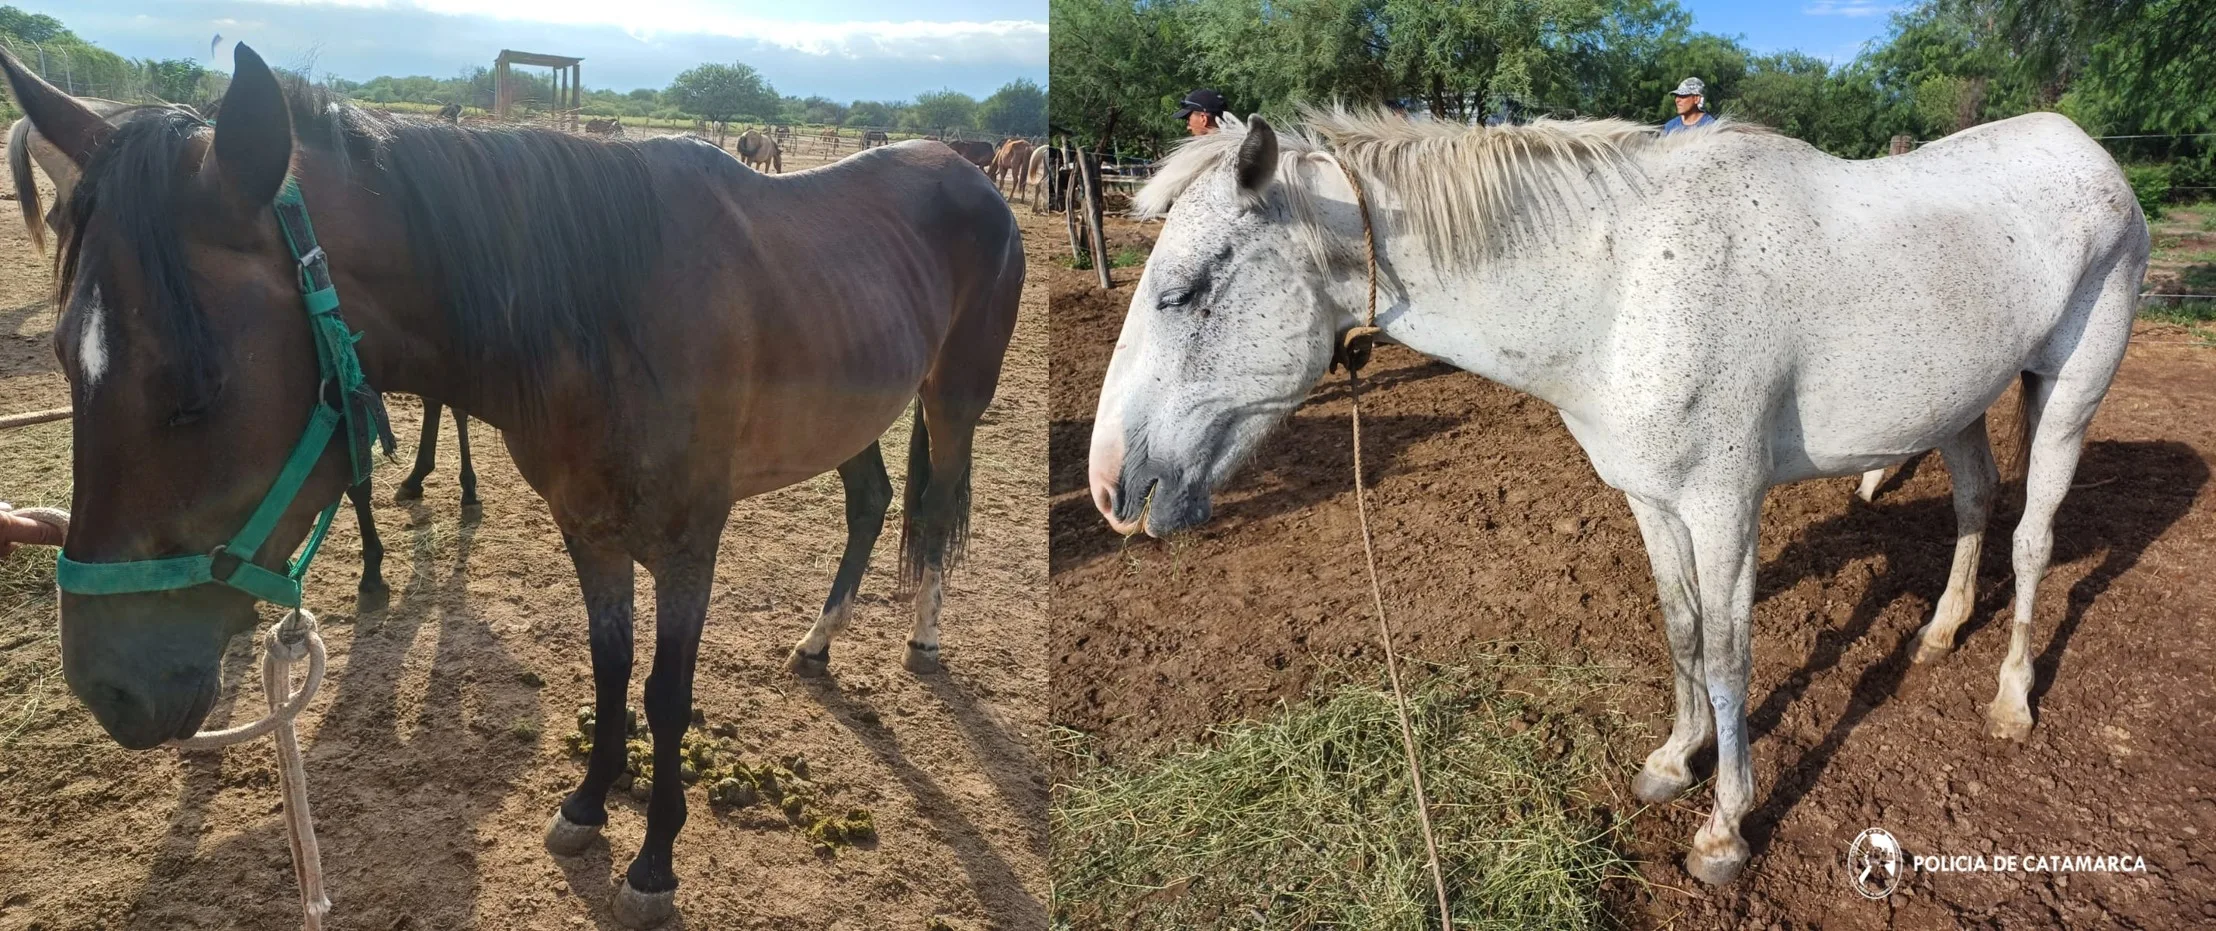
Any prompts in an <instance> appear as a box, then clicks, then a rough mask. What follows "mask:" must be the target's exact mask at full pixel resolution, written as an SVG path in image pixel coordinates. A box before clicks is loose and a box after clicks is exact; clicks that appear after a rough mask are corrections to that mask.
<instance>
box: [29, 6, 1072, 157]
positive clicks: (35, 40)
mask: <svg viewBox="0 0 2216 931" xmlns="http://www.w3.org/2000/svg"><path fill="white" fill-rule="evenodd" d="M0 42H4V43H5V44H6V45H7V46H8V47H9V49H10V50H11V51H13V52H14V53H15V55H16V57H17V58H19V59H21V60H23V61H24V62H25V63H26V64H28V65H30V66H31V67H32V68H33V69H34V70H36V71H38V72H39V74H40V75H41V76H43V77H45V78H46V79H47V80H48V81H50V82H53V83H54V84H55V85H56V86H59V87H62V89H63V90H65V91H67V92H69V93H72V94H76V95H78V96H81V97H107V98H111V99H116V100H163V101H169V102H172V103H185V104H193V105H196V106H197V105H204V104H207V103H210V102H212V101H214V100H217V99H219V98H220V97H222V94H223V89H224V87H225V86H226V84H227V79H226V78H225V77H224V76H223V75H222V74H220V73H217V72H212V71H209V70H208V69H207V68H206V67H204V66H202V65H201V64H200V63H199V62H197V61H193V60H191V59H160V60H157V59H128V58H124V57H123V56H120V55H117V54H115V53H113V52H110V51H107V50H106V49H102V48H100V47H98V46H96V45H94V44H92V43H90V42H87V41H85V40H84V39H82V38H80V37H78V36H77V35H76V34H75V33H72V32H70V31H69V29H68V28H66V27H65V26H63V25H62V23H61V22H60V21H59V20H56V19H55V18H53V17H51V16H46V15H43V14H37V13H27V12H24V11H23V10H20V9H17V8H15V7H12V6H0ZM319 80H320V82H321V83H323V84H324V85H326V86H328V87H329V88H331V89H332V90H333V91H335V92H338V93H340V94H342V95H345V96H346V97H348V98H351V99H353V100H356V101H360V102H363V103H368V104H394V103H406V104H428V105H432V106H444V105H446V104H460V105H462V106H464V107H474V108H477V109H482V110H490V109H491V108H492V106H493V73H492V69H490V68H487V67H482V66H479V67H474V68H469V69H466V70H464V71H462V72H461V73H459V74H457V75H455V76H454V77H449V78H435V77H429V76H424V75H414V76H406V77H396V76H391V75H381V76H378V77H375V78H371V79H369V80H366V81H356V80H351V79H348V78H345V77H341V76H338V75H324V76H322V77H321V78H320V79H319ZM509 80H510V81H511V82H513V83H514V85H515V86H516V94H517V100H518V101H519V102H520V103H521V104H522V106H523V108H524V110H525V112H527V113H528V112H532V111H539V110H544V109H545V108H546V107H547V106H549V105H550V104H551V102H552V101H553V100H554V84H553V80H552V77H551V75H550V74H549V73H545V72H539V71H536V70H534V69H530V68H514V69H511V70H510V72H509ZM581 97H582V98H583V99H582V103H581V109H582V110H583V112H584V114H585V115H586V116H603V117H607V116H630V117H654V118H658V119H670V120H689V119H703V120H727V121H728V120H744V121H751V122H763V123H768V122H784V123H810V124H825V125H834V126H856V127H860V126H869V127H877V128H884V129H891V130H896V131H904V132H912V133H918V134H927V133H941V132H949V131H953V132H975V133H989V134H995V135H1008V136H1040V135H1044V134H1045V133H1046V122H1047V121H1046V103H1047V101H1046V91H1045V90H1044V89H1042V88H1041V87H1039V85H1038V83H1037V82H1034V81H1031V80H1028V79H1025V78H1017V79H1015V80H1013V81H1010V82H1008V83H1007V84H1004V85H1002V86H1001V88H1000V89H999V90H997V91H995V92H993V94H992V95H991V96H988V97H986V98H985V99H983V100H978V99H976V98H974V97H971V96H970V95H968V94H964V93H962V92H960V91H955V90H938V91H926V92H924V93H920V94H917V95H916V96H915V97H914V98H913V99H910V100H855V101H851V102H848V103H840V102H838V101H835V100H832V99H830V98H828V97H823V96H820V95H819V96H806V97H799V96H791V95H786V94H780V93H778V92H777V89H776V88H775V87H774V86H772V85H771V84H770V83H769V80H768V79H767V78H765V77H764V76H763V75H762V74H761V73H760V72H759V71H756V70H755V69H754V68H753V67H751V66H749V65H747V64H745V63H743V62H733V63H730V64H720V63H713V64H704V65H700V66H698V67H695V68H692V69H690V70H687V71H685V72H684V73H683V74H680V75H678V76H677V78H676V79H675V80H674V81H671V82H670V85H669V86H668V87H666V88H659V89H657V88H651V87H642V88H637V89H634V90H631V91H616V90H610V89H606V88H603V89H598V90H593V89H586V90H585V91H583V93H582V94H581ZM0 108H7V114H6V115H7V116H8V117H9V118H10V119H13V118H14V117H15V116H17V115H18V114H16V113H14V112H13V110H12V107H8V102H7V101H4V100H0Z"/></svg>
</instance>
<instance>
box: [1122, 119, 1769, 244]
mask: <svg viewBox="0 0 2216 931" xmlns="http://www.w3.org/2000/svg"><path fill="white" fill-rule="evenodd" d="M1301 117H1302V122H1303V124H1304V125H1301V126H1294V127H1288V128H1284V129H1279V130H1278V132H1277V142H1278V153H1279V154H1278V166H1277V182H1278V184H1277V187H1278V189H1279V190H1281V191H1282V192H1283V194H1284V197H1285V205H1286V209H1287V210H1288V211H1289V213H1290V214H1291V215H1292V218H1293V219H1295V220H1296V221H1298V222H1299V225H1300V226H1301V227H1303V228H1311V227H1313V226H1314V223H1313V220H1314V218H1315V214H1314V201H1313V197H1312V196H1311V188H1312V186H1313V178H1314V177H1315V176H1314V174H1313V172H1315V171H1318V170H1321V171H1328V172H1331V173H1333V174H1337V173H1338V172H1339V171H1340V169H1339V167H1338V166H1339V165H1341V164H1343V165H1346V166H1347V167H1351V168H1353V169H1354V171H1355V173H1356V174H1357V175H1359V176H1360V177H1361V178H1362V179H1363V184H1364V186H1365V188H1367V189H1369V191H1368V193H1369V196H1370V197H1371V198H1372V201H1373V208H1372V213H1373V215H1376V217H1375V218H1376V222H1378V223H1379V224H1380V225H1382V224H1384V223H1387V222H1398V223H1400V224H1403V225H1406V226H1409V227H1412V228H1414V229H1415V230H1416V231H1417V232H1418V233H1419V235H1420V236H1421V237H1422V239H1423V241H1424V243H1425V245H1426V246H1427V247H1428V248H1429V249H1430V250H1431V251H1432V253H1433V254H1434V255H1435V256H1437V257H1440V258H1442V259H1446V260H1468V259H1474V258H1476V257H1479V256H1482V255H1485V254H1488V253H1490V252H1491V251H1492V250H1495V249H1498V248H1500V247H1503V246H1505V245H1507V244H1508V243H1509V242H1511V241H1513V239H1514V237H1515V236H1516V234H1517V233H1518V232H1519V231H1521V230H1523V229H1525V228H1528V226H1529V225H1531V224H1532V222H1533V221H1534V220H1536V219H1538V218H1539V217H1540V216H1542V215H1543V213H1544V211H1545V210H1547V209H1550V208H1552V207H1554V206H1557V205H1558V204H1559V202H1560V199H1561V198H1562V197H1563V196H1564V195H1565V192H1566V191H1568V190H1569V188H1570V185H1569V184H1568V182H1571V181H1575V180H1579V179H1586V178H1592V177H1595V176H1599V175H1603V174H1614V175H1617V176H1619V177H1622V178H1625V179H1627V180H1629V181H1630V182H1631V183H1633V184H1636V183H1637V182H1638V180H1639V175H1638V171H1637V167H1636V165H1635V164H1634V159H1635V158H1636V156H1638V155H1640V154H1641V153H1644V152H1647V151H1653V150H1668V149H1675V148H1678V147H1681V146H1687V145H1700V144H1703V143H1704V142H1705V141H1707V140H1711V139H1714V138H1716V136H1717V135H1718V134H1722V133H1749V132H1766V130H1764V129H1762V128H1761V127H1759V126H1755V125H1753V124H1748V123H1738V122H1734V121H1732V120H1729V119H1718V120H1716V121H1715V125H1714V127H1713V128H1707V127H1697V128H1694V129H1691V130H1687V131H1684V132H1680V133H1676V134H1673V135H1670V136H1661V135H1658V134H1657V133H1656V132H1655V130H1654V128H1653V127H1650V126H1644V125H1641V124H1638V123H1632V122H1629V121H1626V120H1619V119H1594V120H1546V119H1542V120H1537V121H1534V122H1532V123H1528V124H1524V125H1511V126H1463V125H1460V124H1457V123H1448V122H1440V121H1434V120H1410V119H1408V118H1406V117H1403V116H1400V115H1398V114H1394V113H1390V112H1387V111H1385V110H1383V109H1379V110H1375V111H1368V112H1359V113H1357V112H1352V111H1348V110H1346V109H1345V108H1343V107H1338V106H1334V107H1331V108H1328V109H1320V108H1318V109H1307V110H1303V111H1302V113H1301ZM1246 135H1247V126H1246V124H1245V123H1244V122H1241V121H1239V120H1236V119H1225V120H1224V121H1223V122H1222V126H1221V128H1220V129H1218V130H1217V131H1216V132H1213V133H1210V134H1208V135H1206V136H1198V137H1195V138H1192V139H1188V140H1186V141H1184V142H1182V143H1180V144H1179V145H1178V147H1177V148H1176V149H1175V150H1173V151H1172V152H1171V153H1170V154H1169V155H1168V156H1167V157H1165V158H1164V159H1162V160H1161V161H1160V162H1158V163H1157V164H1156V165H1155V174H1154V177H1153V179H1152V180H1150V181H1148V182H1147V183H1146V185H1145V186H1144V187H1142V188H1140V189H1139V193H1138V196H1137V197H1135V198H1134V199H1133V201H1132V215H1133V216H1134V217H1137V218H1139V219H1154V218H1159V217H1163V216H1167V215H1168V214H1169V211H1170V207H1171V206H1172V205H1173V204H1175V203H1176V201H1177V198H1178V197H1179V196H1181V195H1183V194H1184V193H1185V190H1186V189H1187V188H1189V187H1191V186H1192V185H1193V184H1194V183H1195V182H1197V181H1199V180H1200V179H1201V178H1202V177H1204V176H1206V175H1207V174H1208V173H1209V172H1210V171H1213V170H1215V169H1216V168H1218V167H1220V166H1222V165H1224V164H1226V163H1229V162H1231V161H1233V160H1235V159H1236V158H1237V157H1238V152H1239V146H1240V145H1241V144H1242V143H1244V142H1245V141H1246ZM1379 188H1382V189H1384V190H1387V191H1390V192H1393V194H1394V196H1395V200H1396V202H1397V205H1398V210H1397V211H1396V212H1395V217H1396V219H1394V220H1388V218H1387V217H1385V216H1384V215H1383V212H1382V211H1379V210H1377V209H1376V208H1375V206H1374V201H1375V199H1376V198H1377V194H1376V190H1377V189H1379ZM1311 235H1313V234H1311ZM1310 245H1311V248H1312V249H1313V250H1314V251H1317V252H1318V254H1319V256H1323V257H1330V256H1341V255H1344V254H1345V252H1346V247H1345V246H1343V245H1331V244H1328V243H1322V242H1320V241H1319V242H1312V243H1311V244H1310Z"/></svg>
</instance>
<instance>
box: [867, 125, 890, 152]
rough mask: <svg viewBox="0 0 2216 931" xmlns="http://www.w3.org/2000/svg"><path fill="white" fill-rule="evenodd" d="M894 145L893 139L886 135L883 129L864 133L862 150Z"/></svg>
mask: <svg viewBox="0 0 2216 931" xmlns="http://www.w3.org/2000/svg"><path fill="white" fill-rule="evenodd" d="M892 144H893V137H891V136H888V135H885V131H884V130H882V129H872V130H867V131H865V132H863V133H862V148H865V149H867V148H873V147H875V146H881V145H892Z"/></svg>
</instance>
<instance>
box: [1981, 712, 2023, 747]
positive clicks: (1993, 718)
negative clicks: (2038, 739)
mask: <svg viewBox="0 0 2216 931" xmlns="http://www.w3.org/2000/svg"><path fill="white" fill-rule="evenodd" d="M1985 732H1986V733H1988V734H1991V735H1993V736H1994V737H1996V738H1998V739H2001V740H2023V739H2024V738H2026V737H2030V736H2031V712H2028V711H2025V710H2023V709H2021V708H2003V707H2001V706H2000V705H1998V704H1994V705H1989V706H1987V707H1986V709H1985Z"/></svg>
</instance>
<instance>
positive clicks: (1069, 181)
mask: <svg viewBox="0 0 2216 931" xmlns="http://www.w3.org/2000/svg"><path fill="white" fill-rule="evenodd" d="M1075 151H1077V150H1076V148H1074V147H1072V146H1071V145H1070V141H1069V137H1067V136H1064V137H1063V138H1062V153H1063V154H1064V156H1065V158H1064V159H1063V165H1062V172H1063V174H1062V176H1061V177H1060V178H1059V179H1058V180H1060V181H1061V183H1060V184H1059V185H1056V186H1057V187H1059V188H1061V190H1062V220H1063V225H1065V226H1067V227H1069V232H1070V258H1071V259H1072V260H1075V259H1081V258H1084V257H1085V244H1084V243H1083V242H1082V241H1080V240H1079V239H1078V236H1077V166H1076V164H1074V160H1073V159H1069V158H1067V157H1066V156H1067V155H1069V154H1070V153H1073V152H1075Z"/></svg>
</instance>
